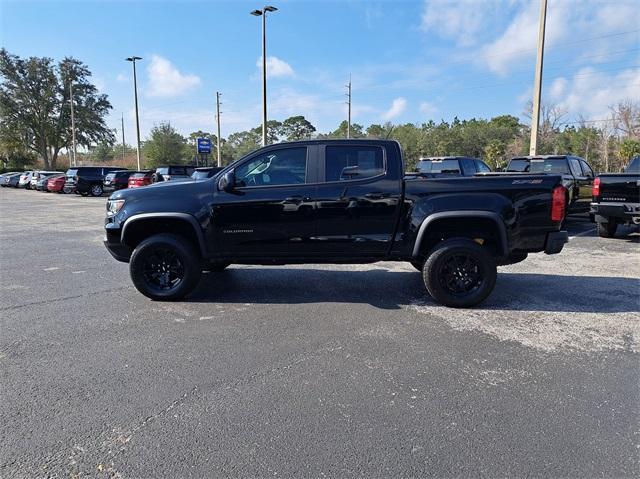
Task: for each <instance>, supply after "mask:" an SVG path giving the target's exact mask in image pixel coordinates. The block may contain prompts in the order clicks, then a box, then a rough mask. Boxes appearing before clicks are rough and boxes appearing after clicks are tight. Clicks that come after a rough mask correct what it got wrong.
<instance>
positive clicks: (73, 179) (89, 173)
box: [64, 166, 123, 196]
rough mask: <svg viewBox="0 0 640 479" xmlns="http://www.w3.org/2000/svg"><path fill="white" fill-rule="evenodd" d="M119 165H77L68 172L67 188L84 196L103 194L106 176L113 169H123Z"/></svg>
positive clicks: (65, 185)
mask: <svg viewBox="0 0 640 479" xmlns="http://www.w3.org/2000/svg"><path fill="white" fill-rule="evenodd" d="M122 169H123V168H122V167H119V166H77V167H74V168H69V169H68V170H67V173H66V177H67V180H66V181H65V184H64V187H65V190H71V191H74V192H75V193H76V194H79V195H82V196H87V195H91V196H102V193H103V191H104V185H103V183H102V182H103V181H104V176H105V175H106V174H108V173H111V172H112V171H119V170H122Z"/></svg>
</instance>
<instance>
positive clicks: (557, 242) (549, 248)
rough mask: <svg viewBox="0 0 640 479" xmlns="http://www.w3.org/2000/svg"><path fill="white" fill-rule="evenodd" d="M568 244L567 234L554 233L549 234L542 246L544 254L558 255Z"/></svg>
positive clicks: (563, 232) (561, 232)
mask: <svg viewBox="0 0 640 479" xmlns="http://www.w3.org/2000/svg"><path fill="white" fill-rule="evenodd" d="M568 242H569V233H567V232H566V231H555V232H553V233H549V234H548V235H547V241H546V242H545V245H544V252H545V253H546V254H558V253H559V252H560V251H562V248H564V245H565V244H567V243H568Z"/></svg>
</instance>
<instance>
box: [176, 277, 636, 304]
mask: <svg viewBox="0 0 640 479" xmlns="http://www.w3.org/2000/svg"><path fill="white" fill-rule="evenodd" d="M408 268H410V266H409V267H408ZM639 289H640V279H635V278H620V277H606V276H561V275H554V274H534V273H499V274H498V281H497V283H496V287H495V289H494V291H493V293H492V294H491V295H490V296H489V298H487V299H486V300H485V301H484V302H483V303H481V304H480V305H478V306H477V307H476V308H475V309H482V310H496V311H497V310H505V311H508V310H511V311H557V312H576V313H622V312H638V311H640V301H638V296H637V292H638V290H639ZM187 301H189V302H193V303H209V302H210V303H250V304H305V303H354V304H370V305H371V306H374V307H376V308H380V309H387V310H388V309H402V308H403V307H406V306H409V305H411V304H414V303H416V302H420V303H422V304H425V305H429V304H433V305H437V303H435V302H434V301H433V300H432V299H431V297H430V296H429V294H428V293H427V291H426V289H425V287H424V283H423V282H422V276H421V275H420V273H418V272H417V271H415V272H414V271H398V270H397V269H396V270H395V271H393V270H388V269H385V268H384V267H382V266H379V267H372V268H371V269H369V270H360V271H357V270H355V271H349V270H331V269H314V268H283V267H243V266H236V267H234V266H231V267H230V268H229V269H228V270H226V271H224V272H222V273H208V274H205V275H203V278H202V281H201V283H200V285H199V287H198V288H197V289H196V291H194V293H193V294H191V295H190V296H189V298H188V299H187ZM451 311H452V314H455V313H454V311H455V310H454V309H451Z"/></svg>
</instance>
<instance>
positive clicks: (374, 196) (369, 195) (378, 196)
mask: <svg viewBox="0 0 640 479" xmlns="http://www.w3.org/2000/svg"><path fill="white" fill-rule="evenodd" d="M364 197H365V198H369V199H370V200H380V199H382V198H384V193H382V192H380V191H376V192H374V193H367V194H366V195H364Z"/></svg>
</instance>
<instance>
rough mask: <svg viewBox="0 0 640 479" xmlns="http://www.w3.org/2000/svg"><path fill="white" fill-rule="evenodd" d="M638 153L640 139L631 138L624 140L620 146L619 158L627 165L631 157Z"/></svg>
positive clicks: (639, 153) (639, 150)
mask: <svg viewBox="0 0 640 479" xmlns="http://www.w3.org/2000/svg"><path fill="white" fill-rule="evenodd" d="M638 155H640V141H638V140H631V139H626V140H622V142H621V143H620V146H619V148H618V158H619V159H620V161H621V162H622V164H623V165H626V164H627V163H629V161H630V160H631V158H634V157H636V156H638Z"/></svg>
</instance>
